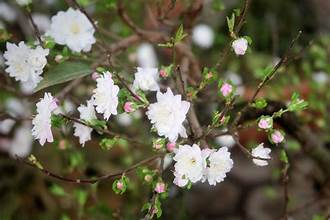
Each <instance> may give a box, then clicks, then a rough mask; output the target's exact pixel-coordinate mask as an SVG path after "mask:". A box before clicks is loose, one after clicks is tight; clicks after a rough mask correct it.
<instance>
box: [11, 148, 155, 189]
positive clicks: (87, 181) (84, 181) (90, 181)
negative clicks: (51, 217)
mask: <svg viewBox="0 0 330 220" xmlns="http://www.w3.org/2000/svg"><path fill="white" fill-rule="evenodd" d="M160 156H161V155H155V156H152V157H150V158H147V159H144V160H142V161H140V162H138V163H136V164H134V165H133V166H131V167H129V168H127V169H125V170H123V171H119V172H114V173H109V174H105V175H102V176H99V177H95V178H90V179H83V178H69V177H64V176H61V175H59V174H56V173H53V172H51V171H49V170H48V169H46V168H43V167H37V166H36V165H35V164H33V163H31V162H29V161H27V160H25V159H23V158H21V157H18V156H16V160H18V161H20V162H22V163H24V164H26V165H28V166H30V167H33V168H37V169H38V170H40V171H41V172H42V173H44V174H46V175H47V176H50V177H53V178H55V179H57V180H61V181H64V182H70V183H76V184H94V183H97V182H100V181H103V180H106V179H110V178H115V177H120V176H122V175H123V174H126V173H129V172H131V171H133V170H135V169H136V168H138V167H139V166H141V165H144V164H148V163H150V162H152V161H154V160H155V159H157V158H159V157H160Z"/></svg>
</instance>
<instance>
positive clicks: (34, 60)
mask: <svg viewBox="0 0 330 220" xmlns="http://www.w3.org/2000/svg"><path fill="white" fill-rule="evenodd" d="M6 47H7V50H6V52H5V53H4V58H5V64H6V65H7V66H8V67H7V69H6V72H8V73H9V76H11V77H14V78H15V79H16V80H17V81H21V82H22V83H23V84H25V85H27V86H30V87H33V88H34V87H35V86H36V85H37V84H38V83H39V82H40V80H41V79H42V77H41V76H40V75H41V74H42V71H43V68H44V67H45V66H46V64H47V59H46V56H47V55H48V54H49V50H48V49H43V48H42V47H40V46H37V47H36V48H35V49H32V48H29V47H28V46H27V45H26V44H25V43H24V42H22V41H21V42H20V43H19V44H18V46H17V45H15V44H12V43H9V42H7V44H6Z"/></svg>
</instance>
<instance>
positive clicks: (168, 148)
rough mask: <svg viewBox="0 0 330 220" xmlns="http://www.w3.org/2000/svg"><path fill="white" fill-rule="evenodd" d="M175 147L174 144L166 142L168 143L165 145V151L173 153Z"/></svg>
mask: <svg viewBox="0 0 330 220" xmlns="http://www.w3.org/2000/svg"><path fill="white" fill-rule="evenodd" d="M175 147H176V144H175V142H168V143H167V144H166V149H167V150H168V151H169V152H173V151H174V149H175Z"/></svg>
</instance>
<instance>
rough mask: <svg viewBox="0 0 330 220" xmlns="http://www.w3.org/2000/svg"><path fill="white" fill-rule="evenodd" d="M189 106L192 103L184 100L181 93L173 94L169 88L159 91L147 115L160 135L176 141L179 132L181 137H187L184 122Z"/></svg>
mask: <svg viewBox="0 0 330 220" xmlns="http://www.w3.org/2000/svg"><path fill="white" fill-rule="evenodd" d="M189 107H190V103H189V102H187V101H182V100H181V95H173V93H172V90H171V89H170V88H167V91H166V93H161V92H157V102H156V103H153V104H150V105H149V107H148V111H147V112H146V115H147V116H148V118H149V120H150V122H151V123H152V124H153V125H154V126H155V128H156V129H157V132H158V135H159V136H165V137H166V138H168V139H169V140H170V141H172V142H175V141H176V140H177V138H178V135H179V134H180V136H181V137H187V134H186V129H185V128H184V126H183V125H182V124H183V122H184V120H185V119H186V114H187V112H188V110H189Z"/></svg>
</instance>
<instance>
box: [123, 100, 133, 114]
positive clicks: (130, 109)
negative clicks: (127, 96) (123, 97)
mask: <svg viewBox="0 0 330 220" xmlns="http://www.w3.org/2000/svg"><path fill="white" fill-rule="evenodd" d="M124 111H125V112H127V113H130V112H133V111H134V108H133V103H132V102H125V104H124Z"/></svg>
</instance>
